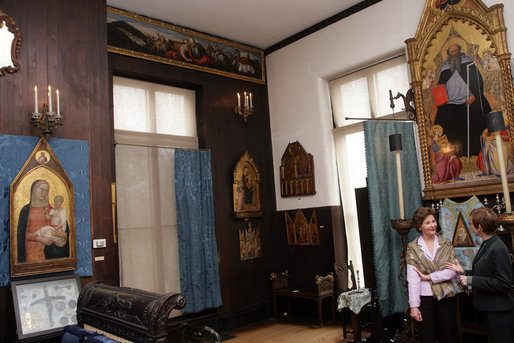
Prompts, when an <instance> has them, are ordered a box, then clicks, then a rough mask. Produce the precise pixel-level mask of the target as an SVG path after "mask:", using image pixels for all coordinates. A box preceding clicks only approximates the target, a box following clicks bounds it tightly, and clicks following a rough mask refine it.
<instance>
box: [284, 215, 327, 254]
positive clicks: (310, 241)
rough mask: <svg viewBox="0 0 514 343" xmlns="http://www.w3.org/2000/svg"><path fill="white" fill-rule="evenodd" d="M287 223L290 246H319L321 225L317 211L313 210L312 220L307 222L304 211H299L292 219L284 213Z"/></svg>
mask: <svg viewBox="0 0 514 343" xmlns="http://www.w3.org/2000/svg"><path fill="white" fill-rule="evenodd" d="M284 217H285V221H286V234H287V243H288V244H289V245H319V244H320V239H319V225H318V215H317V214H316V209H314V210H312V214H311V218H310V220H307V218H306V217H305V215H304V214H303V211H302V210H300V209H298V210H296V212H295V214H294V218H291V216H290V215H289V213H287V211H285V212H284Z"/></svg>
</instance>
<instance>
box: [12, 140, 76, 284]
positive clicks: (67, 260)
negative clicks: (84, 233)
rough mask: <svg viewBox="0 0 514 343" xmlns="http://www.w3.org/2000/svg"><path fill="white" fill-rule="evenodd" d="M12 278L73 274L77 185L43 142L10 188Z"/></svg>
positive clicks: (36, 148) (39, 143)
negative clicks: (75, 193) (71, 271)
mask: <svg viewBox="0 0 514 343" xmlns="http://www.w3.org/2000/svg"><path fill="white" fill-rule="evenodd" d="M10 248H11V250H10V260H11V277H20V276H28V275H37V274H46V273H54V272H60V271H65V270H74V269H76V265H77V258H76V249H75V200H74V189H73V184H72V183H71V181H70V179H69V178H68V176H67V175H66V172H65V171H64V169H63V168H62V166H61V164H60V163H59V161H58V160H57V158H56V157H55V155H54V153H53V151H52V149H51V148H50V146H49V145H48V143H47V141H46V140H45V139H44V138H41V139H40V141H39V142H38V144H37V145H36V147H35V148H34V150H33V151H32V153H31V154H30V156H29V158H28V159H27V161H26V162H25V164H24V165H23V167H22V168H21V170H20V171H19V172H18V175H16V177H15V178H14V181H13V182H12V183H11V187H10Z"/></svg>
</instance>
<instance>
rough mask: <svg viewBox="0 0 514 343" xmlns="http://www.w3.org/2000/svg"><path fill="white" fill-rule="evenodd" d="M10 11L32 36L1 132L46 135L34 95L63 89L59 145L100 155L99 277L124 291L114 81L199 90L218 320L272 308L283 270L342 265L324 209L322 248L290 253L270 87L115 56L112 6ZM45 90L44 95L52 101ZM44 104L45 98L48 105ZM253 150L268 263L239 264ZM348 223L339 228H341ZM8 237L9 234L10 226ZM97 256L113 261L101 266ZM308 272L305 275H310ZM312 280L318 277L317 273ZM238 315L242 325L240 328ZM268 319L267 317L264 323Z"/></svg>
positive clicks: (95, 204) (6, 322)
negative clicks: (115, 186)
mask: <svg viewBox="0 0 514 343" xmlns="http://www.w3.org/2000/svg"><path fill="white" fill-rule="evenodd" d="M0 9H1V10H3V11H4V12H6V13H7V14H9V15H10V16H11V17H12V18H14V20H15V22H16V24H17V25H18V26H19V27H20V29H21V31H22V34H23V41H22V49H21V54H20V58H19V61H20V65H21V67H20V70H19V71H18V72H17V73H14V74H9V75H6V76H2V77H0V134H13V135H25V136H37V135H38V134H39V132H37V131H36V129H34V128H32V127H31V125H30V121H29V113H30V112H31V111H32V109H33V107H34V104H33V88H34V85H36V84H37V85H38V88H39V89H44V88H45V87H46V85H48V84H49V83H50V84H51V85H52V86H53V87H54V88H56V87H58V88H59V89H60V91H61V109H62V113H63V114H64V116H65V118H64V127H63V128H61V129H58V130H57V131H56V133H55V135H54V136H55V137H60V138H68V139H77V140H85V141H88V142H89V147H90V171H89V172H90V197H91V232H92V238H93V239H94V238H105V239H106V240H107V249H94V250H93V252H92V254H93V262H92V263H93V273H94V275H93V277H91V278H89V277H88V278H82V283H83V284H85V283H87V282H89V281H91V280H103V281H104V282H106V283H108V284H111V285H117V284H119V277H118V272H119V264H118V250H117V245H116V244H114V242H113V234H112V212H111V187H110V186H111V182H113V181H115V176H114V170H115V169H114V138H113V118H112V106H113V105H112V78H111V77H112V75H119V76H125V77H133V78H137V79H140V80H144V81H151V82H158V83H163V84H168V85H172V86H179V87H186V88H190V89H194V90H196V92H197V96H196V98H197V124H198V135H199V141H200V147H201V148H202V149H210V150H211V153H212V172H213V181H214V182H213V183H214V196H215V201H214V209H215V216H216V218H215V224H216V237H217V243H218V251H219V263H220V277H221V291H222V300H223V308H222V309H221V311H217V316H218V318H226V322H232V323H236V322H237V323H238V324H242V323H243V322H242V320H241V317H244V318H245V319H247V320H251V319H250V318H254V317H255V316H253V317H252V315H247V316H246V315H245V313H248V312H251V311H252V309H255V311H254V314H255V313H259V315H262V313H263V309H265V310H264V313H266V309H268V310H270V309H271V305H270V304H271V291H270V281H269V274H270V273H271V272H272V271H277V270H280V269H281V268H282V267H283V266H286V265H287V267H288V268H290V270H291V271H292V272H294V273H295V274H297V275H303V276H305V277H308V279H309V280H310V279H312V278H313V277H314V274H316V273H326V272H330V271H331V269H332V264H333V260H334V258H333V255H334V253H333V251H334V247H333V240H332V236H331V235H332V229H331V227H332V226H331V224H330V221H331V218H332V217H331V211H333V210H334V209H333V208H321V209H319V212H318V220H319V222H320V223H321V224H324V225H325V229H322V230H321V231H320V234H321V241H322V245H321V246H318V247H309V248H307V247H291V246H288V245H287V240H286V236H285V228H284V218H283V213H281V214H277V212H276V211H275V208H276V204H275V193H274V186H275V185H274V179H273V160H272V148H271V135H270V121H269V110H268V97H267V88H266V86H265V85H261V84H257V83H252V82H248V81H241V80H237V79H232V78H226V77H222V76H218V75H214V74H209V73H203V72H200V71H195V70H190V69H185V68H178V67H175V66H170V65H166V64H160V63H156V62H149V61H145V60H141V59H136V58H131V57H127V56H121V55H116V54H108V53H107V25H106V22H105V21H106V8H105V1H104V0H88V1H67V0H38V1H31V0H3V1H2V2H1V3H0ZM244 91H247V92H251V93H252V94H253V95H254V97H253V102H254V105H255V113H254V115H253V116H252V117H250V118H249V119H248V122H247V123H245V122H244V121H243V119H242V118H240V117H238V116H236V115H235V114H234V112H233V107H234V105H235V104H236V101H237V100H236V93H237V92H244ZM43 93H44V92H40V94H43ZM41 99H42V97H41ZM245 151H248V152H249V153H250V155H251V156H252V157H253V158H254V160H255V163H256V164H257V166H258V167H259V171H260V173H261V205H262V210H263V213H264V214H263V216H262V217H259V218H253V219H250V221H251V223H252V226H254V227H260V228H261V239H262V255H263V257H262V258H257V259H254V260H251V261H240V259H239V237H238V230H239V229H240V228H242V227H244V226H245V225H246V223H245V221H244V220H241V219H235V218H234V217H233V215H232V177H233V170H234V168H235V165H236V163H237V162H238V160H239V158H240V157H241V156H242V155H243V154H244V152H245ZM338 225H339V224H338ZM4 229H5V228H4ZM95 257H103V258H104V260H103V261H98V262H94V259H95ZM302 271H304V273H303V274H301V272H302ZM311 274H312V275H311ZM11 302H12V301H11V296H10V291H9V288H8V287H3V288H0V304H2V305H0V342H2V341H3V340H4V339H5V334H6V333H7V332H10V333H12V332H13V327H14V326H13V323H14V318H13V315H12V304H11ZM229 313H232V314H235V315H237V316H238V318H239V319H237V320H236V317H235V315H233V316H232V317H230V314H229ZM257 319H258V318H257Z"/></svg>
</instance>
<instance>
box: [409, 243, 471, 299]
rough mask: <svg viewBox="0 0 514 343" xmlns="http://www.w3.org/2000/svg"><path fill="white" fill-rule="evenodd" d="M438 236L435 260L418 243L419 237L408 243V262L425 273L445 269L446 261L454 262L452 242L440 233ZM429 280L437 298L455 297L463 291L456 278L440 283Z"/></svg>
mask: <svg viewBox="0 0 514 343" xmlns="http://www.w3.org/2000/svg"><path fill="white" fill-rule="evenodd" d="M437 238H438V240H439V249H437V252H436V254H435V257H434V260H433V261H431V260H430V259H428V258H427V257H426V255H425V252H424V251H423V250H422V249H421V247H420V246H419V245H418V240H419V237H418V238H416V239H415V240H413V241H412V242H410V243H409V244H408V245H407V252H406V259H407V264H411V265H413V266H414V267H416V268H417V269H418V270H419V271H420V272H421V273H423V274H430V273H433V272H435V271H440V270H444V269H445V266H444V262H452V263H453V261H454V260H455V249H454V248H453V245H452V243H451V242H450V240H448V239H446V238H444V237H443V236H441V235H439V234H437ZM428 282H429V283H430V287H432V292H433V293H434V295H435V296H436V298H437V300H441V299H442V298H444V297H453V296H455V294H457V293H460V292H462V288H461V287H460V285H459V283H458V282H457V280H456V279H455V278H453V279H450V280H447V281H443V282H440V283H433V282H432V281H431V280H430V281H428Z"/></svg>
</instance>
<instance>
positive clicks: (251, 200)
mask: <svg viewBox="0 0 514 343" xmlns="http://www.w3.org/2000/svg"><path fill="white" fill-rule="evenodd" d="M260 183H261V174H260V173H259V169H258V168H257V165H256V164H255V162H254V160H253V158H252V157H251V156H250V154H248V151H245V153H244V154H243V156H242V157H241V158H240V159H239V162H238V163H237V165H236V169H235V170H234V182H233V185H232V190H233V199H234V215H235V216H236V217H237V218H250V217H260V216H262V211H261V199H260V190H259V187H260Z"/></svg>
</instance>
